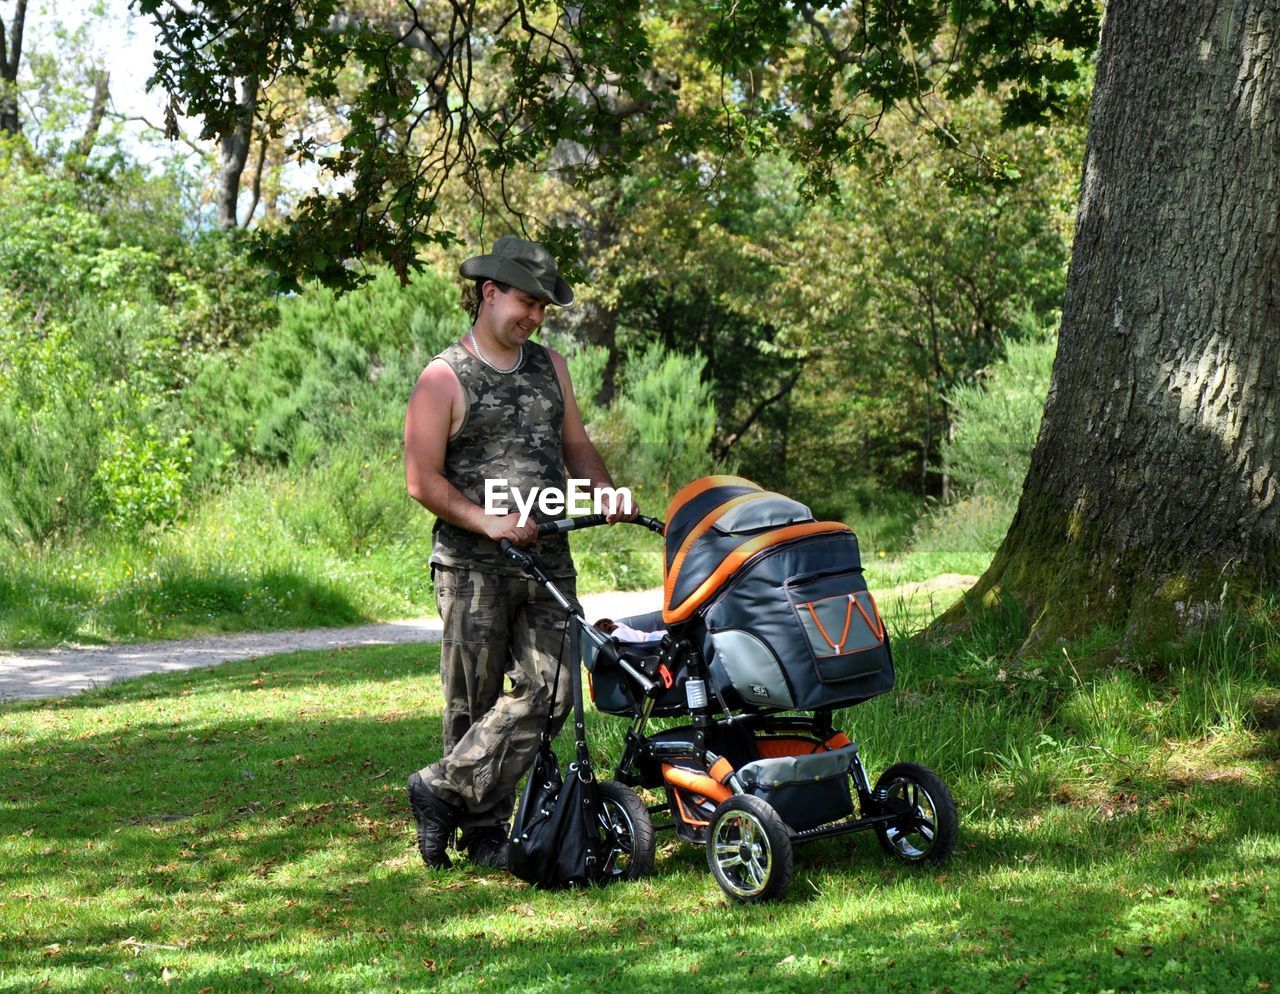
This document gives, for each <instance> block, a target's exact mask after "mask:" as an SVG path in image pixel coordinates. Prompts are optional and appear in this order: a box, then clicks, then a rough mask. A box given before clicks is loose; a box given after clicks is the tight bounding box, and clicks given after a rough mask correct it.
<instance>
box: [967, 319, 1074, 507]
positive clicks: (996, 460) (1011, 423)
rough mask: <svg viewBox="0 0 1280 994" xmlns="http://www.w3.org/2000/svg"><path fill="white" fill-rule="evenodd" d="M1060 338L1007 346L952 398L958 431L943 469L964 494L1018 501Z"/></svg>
mask: <svg viewBox="0 0 1280 994" xmlns="http://www.w3.org/2000/svg"><path fill="white" fill-rule="evenodd" d="M1056 351H1057V339H1056V338H1055V337H1053V336H1051V335H1048V334H1045V333H1042V332H1033V333H1031V334H1028V335H1027V336H1026V337H1023V338H1013V339H1011V340H1008V341H1006V343H1005V352H1004V356H1003V357H1002V358H1001V359H1000V360H998V361H997V362H995V363H994V364H992V365H991V366H990V367H989V368H988V369H986V370H984V371H983V372H982V373H981V374H979V379H978V382H976V383H973V384H969V385H966V386H962V387H959V388H958V389H956V390H955V391H953V392H952V394H951V397H950V398H949V400H950V402H951V405H952V408H953V411H954V421H955V429H954V432H953V434H952V438H951V441H950V442H949V443H948V444H947V445H946V446H944V449H943V459H942V462H943V466H944V467H945V469H946V471H947V473H949V474H950V475H951V478H952V479H953V480H954V481H955V483H956V485H957V486H958V487H960V489H961V490H962V491H964V492H967V493H976V492H982V493H986V494H990V495H992V496H995V497H997V498H999V499H1000V500H1003V501H1013V502H1016V501H1017V498H1018V495H1019V494H1020V493H1021V492H1022V483H1023V480H1025V479H1026V475H1027V467H1028V466H1029V465H1030V463H1031V450H1032V449H1033V448H1034V447H1035V444H1036V436H1037V435H1038V434H1039V433H1040V419H1041V417H1042V416H1043V415H1044V402H1045V396H1046V394H1047V393H1048V391H1049V376H1050V374H1051V373H1052V372H1053V357H1054V353H1055V352H1056Z"/></svg>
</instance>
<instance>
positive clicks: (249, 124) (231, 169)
mask: <svg viewBox="0 0 1280 994" xmlns="http://www.w3.org/2000/svg"><path fill="white" fill-rule="evenodd" d="M231 85H233V86H237V87H238V91H239V100H238V106H237V114H236V123H235V127H233V128H232V129H231V130H230V131H229V132H227V133H226V134H224V135H222V137H221V138H220V139H219V142H218V161H219V166H218V194H217V197H218V199H217V209H218V217H217V224H218V227H219V228H221V229H222V230H223V231H231V230H233V229H234V228H235V227H236V223H237V222H236V205H237V204H238V203H239V202H240V179H241V177H242V176H243V175H244V166H245V163H246V162H247V161H248V159H249V141H250V138H251V133H252V131H253V118H254V113H255V111H256V110H257V105H258V81H257V80H256V79H254V78H252V77H249V78H245V79H241V80H240V81H239V82H238V83H234V82H233V83H232V84H231Z"/></svg>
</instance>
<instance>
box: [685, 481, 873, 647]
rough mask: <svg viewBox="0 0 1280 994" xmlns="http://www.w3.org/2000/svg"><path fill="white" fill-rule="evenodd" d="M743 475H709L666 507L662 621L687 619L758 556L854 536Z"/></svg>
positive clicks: (694, 483) (834, 522) (847, 530)
mask: <svg viewBox="0 0 1280 994" xmlns="http://www.w3.org/2000/svg"><path fill="white" fill-rule="evenodd" d="M850 531H851V530H850V528H849V526H848V525H845V524H843V523H841V522H838V521H815V520H814V519H813V514H812V513H811V512H810V511H809V509H808V508H807V507H805V506H804V505H803V504H801V503H799V502H798V501H794V500H792V499H791V498H789V497H785V496H783V495H782V494H777V493H772V492H771V491H768V490H763V489H761V488H760V487H758V486H756V484H754V483H752V482H751V481H750V480H744V479H743V478H742V477H740V476H704V477H702V478H701V479H698V480H694V481H693V482H692V483H690V484H689V485H688V486H686V487H685V488H684V489H682V490H681V491H680V492H679V493H678V494H676V495H675V497H673V498H672V499H671V503H670V505H668V507H667V530H666V560H665V562H664V564H663V576H664V583H663V607H662V618H663V621H665V622H666V623H667V624H669V625H671V624H676V623H677V622H681V621H686V620H687V619H689V618H690V617H692V616H693V614H694V613H695V612H696V611H697V610H698V609H699V608H700V607H702V606H703V605H704V604H706V603H707V602H708V601H709V600H710V599H711V598H713V597H714V596H715V595H716V594H717V593H718V592H719V591H720V590H722V589H723V588H724V586H725V584H727V583H728V582H729V581H730V580H731V579H732V578H733V577H734V575H735V574H737V572H738V571H739V570H740V569H741V568H742V567H743V566H744V565H745V564H746V563H747V562H748V561H750V560H751V559H752V558H753V557H755V556H756V555H758V554H759V553H761V552H763V551H765V550H767V549H770V548H772V547H774V546H778V545H782V544H783V543H786V542H791V541H794V540H796V539H799V538H804V537H807V536H810V535H823V534H836V533H849V532H850Z"/></svg>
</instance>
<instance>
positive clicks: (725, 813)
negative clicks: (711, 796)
mask: <svg viewBox="0 0 1280 994" xmlns="http://www.w3.org/2000/svg"><path fill="white" fill-rule="evenodd" d="M707 865H708V866H709V867H711V875H712V876H713V877H715V878H716V883H718V884H719V885H720V888H721V890H723V891H724V892H725V893H726V894H728V895H729V896H730V897H732V898H734V899H735V900H738V901H743V902H746V903H754V902H757V901H771V900H774V899H775V898H778V897H781V896H782V895H783V894H784V893H786V890H787V888H788V887H789V886H790V885H791V873H792V871H793V870H794V868H795V858H794V856H793V855H792V852H791V835H790V833H789V832H788V831H787V826H786V824H785V823H784V822H783V820H782V819H781V818H780V817H778V813H777V812H776V811H774V810H773V808H771V807H770V806H769V805H768V804H767V803H765V802H764V801H762V800H760V798H758V797H752V796H751V795H749V794H737V795H734V796H733V797H730V798H728V799H726V800H725V801H723V802H721V804H720V805H719V807H717V808H716V810H715V813H714V814H712V816H711V827H710V829H709V830H708V832H707Z"/></svg>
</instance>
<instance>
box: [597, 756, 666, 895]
mask: <svg viewBox="0 0 1280 994" xmlns="http://www.w3.org/2000/svg"><path fill="white" fill-rule="evenodd" d="M600 824H601V826H602V827H603V828H604V834H605V838H606V839H607V840H611V841H612V846H613V848H612V850H611V852H610V855H609V862H608V865H607V866H606V868H605V873H606V876H618V877H621V878H622V879H623V880H635V879H637V878H639V877H645V876H648V875H649V874H650V873H652V872H653V857H654V849H655V845H654V835H653V820H652V819H651V818H650V817H649V809H648V808H646V807H645V806H644V801H642V800H640V798H638V797H636V795H635V792H634V791H632V790H631V789H630V788H629V787H624V786H623V785H622V784H620V783H618V781H616V780H601V781H600Z"/></svg>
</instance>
